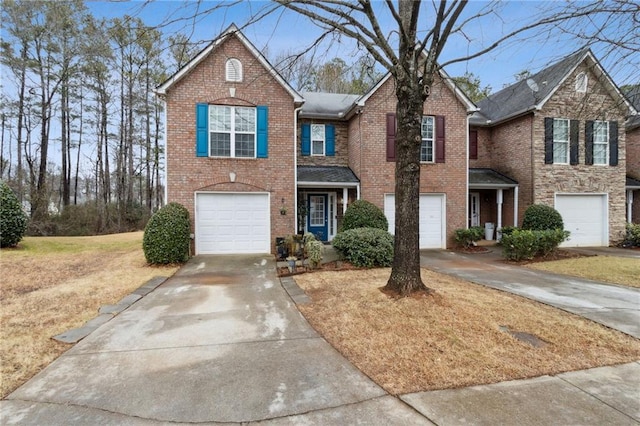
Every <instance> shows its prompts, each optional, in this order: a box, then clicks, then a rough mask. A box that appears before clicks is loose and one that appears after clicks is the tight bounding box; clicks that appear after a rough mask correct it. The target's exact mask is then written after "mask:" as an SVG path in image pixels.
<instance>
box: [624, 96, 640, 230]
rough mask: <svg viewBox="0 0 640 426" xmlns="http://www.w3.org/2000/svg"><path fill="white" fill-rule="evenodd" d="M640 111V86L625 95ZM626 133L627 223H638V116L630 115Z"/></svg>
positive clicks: (639, 160) (639, 182) (639, 208)
mask: <svg viewBox="0 0 640 426" xmlns="http://www.w3.org/2000/svg"><path fill="white" fill-rule="evenodd" d="M625 94H626V95H627V98H628V99H629V101H630V102H631V104H632V105H633V106H634V108H635V109H636V112H638V111H640V85H636V86H635V87H633V88H632V89H631V90H629V91H628V92H627V93H625ZM625 128H626V133H627V222H630V223H640V114H636V115H632V116H631V117H629V120H627V124H626V126H625Z"/></svg>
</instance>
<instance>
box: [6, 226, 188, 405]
mask: <svg viewBox="0 0 640 426" xmlns="http://www.w3.org/2000/svg"><path fill="white" fill-rule="evenodd" d="M142 235H143V233H142V232H131V233H125V234H113V235H101V236H93V237H25V238H24V240H23V241H22V242H21V243H20V244H19V245H18V247H17V248H13V249H3V250H2V255H1V256H0V270H2V284H1V287H0V289H1V293H0V308H1V313H0V375H1V377H2V381H1V383H0V396H1V397H2V398H4V397H5V396H6V395H8V394H9V393H10V392H11V391H13V390H14V389H15V388H17V387H18V386H20V385H21V384H22V383H24V382H25V381H27V380H28V379H29V378H31V377H32V376H33V375H35V374H36V373H37V372H38V371H40V370H41V369H42V368H44V367H46V366H47V365H48V364H49V363H50V362H51V361H53V360H54V359H55V358H57V357H58V356H59V355H60V354H61V353H63V352H64V351H65V350H67V349H68V348H69V347H70V346H69V345H66V344H63V343H59V342H56V341H54V340H52V339H51V337H52V336H55V335H57V334H60V333H62V332H64V331H66V330H68V329H71V328H76V327H80V326H81V325H82V324H84V323H85V322H86V321H88V320H90V319H91V318H93V317H95V316H96V315H97V314H98V309H99V308H100V306H102V305H105V304H114V303H116V302H118V301H119V300H120V299H121V298H122V297H124V296H126V295H127V294H129V293H131V292H132V291H133V290H135V289H136V288H138V287H140V286H141V285H143V284H144V283H145V282H147V281H148V280H150V279H151V278H153V277H155V276H170V275H172V274H173V273H174V272H175V271H176V270H177V267H150V266H147V264H146V262H145V260H144V254H143V252H142Z"/></svg>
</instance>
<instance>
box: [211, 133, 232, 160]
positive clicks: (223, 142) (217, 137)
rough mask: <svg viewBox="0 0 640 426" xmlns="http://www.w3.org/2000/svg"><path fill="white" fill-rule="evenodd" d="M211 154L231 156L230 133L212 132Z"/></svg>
mask: <svg viewBox="0 0 640 426" xmlns="http://www.w3.org/2000/svg"><path fill="white" fill-rule="evenodd" d="M210 137H211V154H210V155H211V156H212V157H230V156H231V135H229V133H215V132H211V136H210Z"/></svg>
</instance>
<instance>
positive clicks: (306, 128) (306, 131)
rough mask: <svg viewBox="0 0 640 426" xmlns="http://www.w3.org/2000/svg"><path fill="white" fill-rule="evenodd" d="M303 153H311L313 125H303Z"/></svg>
mask: <svg viewBox="0 0 640 426" xmlns="http://www.w3.org/2000/svg"><path fill="white" fill-rule="evenodd" d="M301 139H302V155H311V126H310V125H309V124H303V125H302V137H301Z"/></svg>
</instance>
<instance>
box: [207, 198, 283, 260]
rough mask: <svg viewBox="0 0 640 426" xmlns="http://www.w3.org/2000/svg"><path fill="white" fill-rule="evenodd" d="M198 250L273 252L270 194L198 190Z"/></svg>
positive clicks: (209, 251) (208, 252)
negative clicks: (199, 191)
mask: <svg viewBox="0 0 640 426" xmlns="http://www.w3.org/2000/svg"><path fill="white" fill-rule="evenodd" d="M195 224H196V235H195V238H196V254H234V253H269V252H270V251H271V243H270V241H271V231H270V226H271V225H270V220H269V194H265V193H204V192H203V193H197V194H196V218H195Z"/></svg>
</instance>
